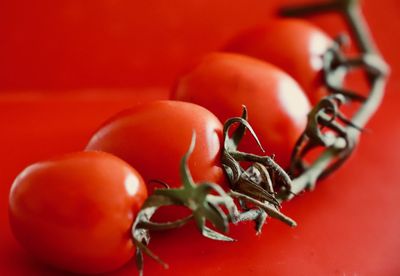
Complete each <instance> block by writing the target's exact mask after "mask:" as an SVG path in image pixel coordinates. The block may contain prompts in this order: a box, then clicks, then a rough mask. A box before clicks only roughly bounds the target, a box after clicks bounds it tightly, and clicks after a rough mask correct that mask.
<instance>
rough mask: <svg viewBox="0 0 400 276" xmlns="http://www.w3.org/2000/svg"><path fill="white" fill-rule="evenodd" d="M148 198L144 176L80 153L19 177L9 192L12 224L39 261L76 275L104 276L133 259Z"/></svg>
mask: <svg viewBox="0 0 400 276" xmlns="http://www.w3.org/2000/svg"><path fill="white" fill-rule="evenodd" d="M146 198H147V190H146V186H145V184H144V181H143V179H142V177H141V176H140V175H139V174H138V172H137V171H136V170H135V169H133V168H132V167H130V166H129V165H128V164H127V163H126V162H124V161H122V160H121V159H119V158H117V157H115V156H112V155H111V154H108V153H102V152H89V151H87V152H77V153H72V154H68V155H65V156H61V157H59V158H55V159H51V160H48V161H44V162H39V163H36V164H33V165H31V166H29V167H27V168H26V169H25V170H23V171H22V172H21V173H20V174H19V176H18V177H17V178H16V179H15V181H14V183H13V185H12V188H11V192H10V198H9V200H10V202H9V217H10V224H11V228H12V231H13V233H14V235H15V237H16V238H17V240H18V241H19V242H20V243H21V244H22V246H23V247H24V248H25V249H27V250H28V251H29V252H30V253H31V254H33V255H34V256H35V257H37V258H38V259H39V260H42V261H44V262H46V263H48V264H50V265H52V266H54V267H57V268H59V269H62V270H66V271H70V272H74V273H85V274H95V273H96V274H97V273H104V272H109V271H113V270H115V269H117V268H119V267H121V266H123V265H124V264H125V263H127V262H128V261H129V260H131V258H132V257H133V255H134V253H135V245H134V243H133V240H132V235H131V228H132V224H133V221H134V220H135V217H136V215H137V213H138V212H139V210H140V208H141V206H142V204H143V202H144V201H145V200H146Z"/></svg>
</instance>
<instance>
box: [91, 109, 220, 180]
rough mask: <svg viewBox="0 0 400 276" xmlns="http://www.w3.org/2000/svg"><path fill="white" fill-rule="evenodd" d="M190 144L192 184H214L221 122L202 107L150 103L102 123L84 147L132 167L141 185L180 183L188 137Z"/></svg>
mask: <svg viewBox="0 0 400 276" xmlns="http://www.w3.org/2000/svg"><path fill="white" fill-rule="evenodd" d="M193 131H195V132H196V136H197V139H196V146H195V149H194V152H193V154H192V155H191V156H190V158H189V168H190V171H191V173H192V175H193V179H194V180H195V181H196V182H199V181H205V180H207V181H213V182H217V183H220V182H221V181H222V180H223V172H222V169H221V167H220V150H221V146H220V145H221V144H220V141H221V136H222V124H221V122H220V121H219V120H218V119H217V118H216V117H215V116H214V115H213V114H212V113H211V112H209V111H208V110H206V109H205V108H203V107H201V106H198V105H195V104H191V103H184V102H177V101H155V102H152V103H149V104H145V105H142V106H140V107H138V108H135V109H131V110H127V111H124V112H122V113H120V114H118V115H116V116H115V117H114V118H112V119H110V120H109V121H108V122H106V123H105V124H104V125H103V126H102V127H101V128H100V129H99V130H98V131H97V132H96V133H95V134H94V136H93V137H92V138H91V140H90V142H89V144H88V145H87V149H89V150H101V151H106V152H110V153H112V154H114V155H116V156H118V157H120V158H122V159H123V160H125V161H126V162H128V163H129V164H131V165H132V166H133V167H134V168H136V169H137V170H138V171H139V172H140V174H141V175H142V176H143V178H144V179H145V180H146V182H147V181H149V180H152V179H159V180H162V181H165V182H167V183H168V184H170V185H171V187H177V186H180V184H181V176H180V173H179V165H180V161H181V158H182V157H183V155H184V154H185V153H186V151H187V150H188V148H189V145H190V142H191V138H192V133H193Z"/></svg>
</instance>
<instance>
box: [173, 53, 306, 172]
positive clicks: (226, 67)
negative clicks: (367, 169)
mask: <svg viewBox="0 0 400 276" xmlns="http://www.w3.org/2000/svg"><path fill="white" fill-rule="evenodd" d="M172 97H173V98H174V99H178V100H183V101H189V102H193V103H196V104H199V105H202V106H204V107H206V108H207V109H209V110H210V111H212V112H213V113H214V114H215V115H217V117H218V118H219V119H220V120H221V121H225V120H226V119H228V118H230V117H234V116H240V114H241V109H242V105H246V106H247V108H248V112H249V122H250V124H251V125H252V126H253V128H254V130H255V132H256V133H257V135H258V137H259V138H260V141H261V144H262V145H264V146H265V148H266V150H267V152H268V153H269V154H272V153H274V154H276V158H277V161H278V163H280V164H281V165H282V166H287V165H288V163H289V159H290V154H291V151H292V148H293V146H294V144H295V142H296V140H297V139H298V137H299V136H300V134H301V132H302V131H303V130H304V128H305V126H306V121H307V118H306V117H307V113H308V112H309V110H310V104H309V102H308V100H307V98H306V96H305V95H304V93H303V91H302V90H301V88H300V87H299V85H298V84H297V83H296V82H295V81H294V80H293V79H292V78H291V77H290V76H289V75H287V74H286V73H285V72H283V71H281V70H280V69H278V68H277V67H275V66H273V65H271V64H268V63H265V62H263V61H260V60H257V59H254V58H251V57H248V56H243V55H239V54H229V53H211V54H209V55H207V56H205V57H204V59H203V60H202V61H201V62H200V63H199V64H198V65H197V66H196V67H195V68H194V69H193V70H192V71H191V72H189V73H188V74H187V75H185V76H183V77H182V78H181V79H180V80H179V81H178V83H177V85H176V86H175V91H173V93H172ZM241 149H242V150H245V151H247V152H258V153H260V150H259V149H258V147H257V145H256V143H255V142H254V141H253V140H252V139H245V140H244V141H243V146H242V147H241Z"/></svg>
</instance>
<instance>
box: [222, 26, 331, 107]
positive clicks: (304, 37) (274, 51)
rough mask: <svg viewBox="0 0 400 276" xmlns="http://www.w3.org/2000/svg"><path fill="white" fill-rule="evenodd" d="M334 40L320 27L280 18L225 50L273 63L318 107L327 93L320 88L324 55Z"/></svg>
mask: <svg viewBox="0 0 400 276" xmlns="http://www.w3.org/2000/svg"><path fill="white" fill-rule="evenodd" d="M332 43H333V41H332V39H331V38H330V37H329V36H328V35H327V34H325V33H324V32H323V31H322V30H320V29H319V28H318V27H316V26H314V25H312V24H310V23H308V22H306V21H303V20H299V19H280V20H275V21H271V22H270V24H268V25H267V26H259V27H255V28H252V29H249V30H247V31H244V32H243V33H241V34H239V35H237V36H236V37H234V38H233V39H232V40H231V41H230V42H228V44H227V45H226V47H225V48H224V50H226V51H232V52H237V53H241V54H246V55H249V56H253V57H256V58H259V59H262V60H264V61H267V62H270V63H272V64H274V65H276V66H278V67H280V68H282V69H283V70H285V71H286V72H287V73H289V74H290V75H291V76H292V77H293V78H294V79H295V80H297V81H298V82H299V84H300V85H301V86H302V87H303V89H304V91H306V93H307V94H308V97H309V99H310V101H311V102H312V103H313V104H315V103H316V102H318V100H319V99H320V98H321V96H322V95H324V94H325V93H326V92H325V91H326V90H324V89H321V86H323V82H322V55H323V54H324V53H325V52H326V51H327V49H328V48H329V47H330V46H332Z"/></svg>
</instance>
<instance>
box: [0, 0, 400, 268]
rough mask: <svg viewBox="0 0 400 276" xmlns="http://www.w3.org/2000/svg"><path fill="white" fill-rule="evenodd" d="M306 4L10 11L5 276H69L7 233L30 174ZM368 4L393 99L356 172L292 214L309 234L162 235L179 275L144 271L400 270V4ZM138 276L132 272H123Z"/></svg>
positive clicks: (327, 23) (4, 134) (0, 159)
mask: <svg viewBox="0 0 400 276" xmlns="http://www.w3.org/2000/svg"><path fill="white" fill-rule="evenodd" d="M321 1H322V0H321ZM278 2H279V3H278ZM300 2H301V1H297V0H286V1H278V0H269V1H265V0H235V1H227V0H213V1H211V0H201V1H200V0H190V1H188V0H174V1H161V0H147V1H126V0H114V1H104V0H103V1H101V0H96V1H93V0H83V1H67V0H59V1H44V0H38V1H24V0H16V1H1V2H0V115H1V116H0V126H1V134H0V145H1V146H0V274H1V275H58V274H60V273H61V272H59V271H56V270H52V269H50V268H48V267H47V266H44V265H42V264H40V263H38V262H37V261H35V260H34V259H33V258H32V257H30V256H29V255H28V254H26V253H25V251H24V250H23V249H22V248H21V247H20V246H19V245H18V244H17V242H16V241H15V240H14V238H13V237H12V234H11V232H10V229H9V226H8V218H7V201H8V200H7V199H8V191H9V188H10V185H11V183H12V181H13V179H14V178H15V176H16V175H17V174H18V173H19V172H20V171H21V170H22V169H23V168H24V167H25V166H27V165H28V164H30V163H32V162H36V161H39V160H43V159H46V158H49V157H52V156H54V155H57V154H60V153H66V152H70V151H77V150H80V149H82V148H83V147H84V146H85V144H86V142H87V140H88V139H89V137H90V135H91V133H92V132H93V131H94V129H95V128H96V127H97V126H98V125H99V124H100V123H101V122H102V121H104V120H105V119H106V118H108V117H109V116H110V115H112V114H113V113H115V112H117V111H119V110H120V109H122V108H125V107H129V106H132V105H135V104H138V103H139V102H145V101H150V100H153V99H160V98H163V99H164V98H166V97H167V93H168V88H169V87H170V86H171V84H172V83H173V81H174V79H175V78H176V76H177V75H179V72H181V71H182V70H184V69H185V68H186V67H187V66H189V65H190V64H192V63H193V62H195V61H196V60H197V59H198V58H199V57H201V55H203V54H204V53H206V52H208V51H212V50H216V49H218V48H219V47H220V46H221V45H222V44H223V43H224V42H225V41H226V40H227V39H228V38H230V37H231V36H232V35H233V34H235V33H237V32H238V31H239V30H242V29H245V28H247V27H250V26H252V25H254V24H258V23H264V22H266V21H268V19H269V18H271V17H272V16H273V14H274V12H275V11H276V9H277V7H279V6H282V5H286V4H288V5H289V4H293V3H300ZM308 2H310V1H308ZM311 2H312V1H311ZM363 8H364V12H365V15H366V18H367V20H368V22H369V24H370V26H371V30H372V32H373V34H374V36H375V38H376V41H377V44H378V46H379V48H380V49H381V50H382V53H383V55H384V57H385V58H386V60H387V61H388V62H389V63H390V65H391V66H392V71H393V72H392V75H391V79H390V82H389V85H388V89H387V95H386V98H385V99H384V102H383V105H382V107H381V109H380V110H379V111H378V113H377V114H376V116H375V117H374V118H373V120H372V121H371V123H370V124H369V126H368V128H369V129H371V131H370V132H367V133H365V134H364V135H363V139H362V141H361V144H360V146H359V148H358V150H357V152H356V154H355V155H354V157H353V158H352V159H351V160H350V161H349V162H348V163H347V164H346V166H345V167H344V168H342V169H341V170H340V171H339V172H338V173H337V174H335V175H334V176H332V177H331V178H329V179H327V180H326V181H324V182H323V183H320V185H319V186H318V187H317V189H316V190H315V191H314V192H313V193H307V194H304V195H302V196H299V197H298V198H297V199H295V200H294V201H293V202H290V203H287V204H285V205H284V211H285V212H286V213H287V214H288V215H290V216H291V217H293V218H294V219H296V221H298V222H299V226H298V227H297V228H295V229H290V228H288V227H286V226H284V225H282V224H280V223H279V222H276V221H270V222H269V223H268V225H266V227H265V229H264V232H263V235H262V236H260V237H256V236H254V235H253V234H252V232H251V231H247V230H248V229H246V228H249V226H243V227H241V228H240V229H233V234H236V236H237V237H239V238H240V241H239V242H237V243H233V244H225V243H224V244H221V243H218V242H213V241H208V240H205V239H203V238H201V237H200V236H199V235H198V234H197V233H196V232H195V230H194V229H193V228H192V227H190V226H188V227H185V228H183V229H180V230H176V231H173V232H168V233H164V234H162V235H156V236H155V238H154V239H153V241H152V245H151V247H152V248H153V249H154V251H156V252H157V253H158V254H159V255H160V256H161V257H163V258H164V259H165V261H167V262H168V263H169V264H170V269H169V270H167V271H163V270H162V268H160V267H159V266H158V265H157V264H155V263H154V262H153V261H151V260H147V262H146V270H145V275H158V274H161V275H228V274H232V275H247V274H250V273H251V274H253V275H265V274H269V275H293V274H296V275H399V274H400V262H399V259H400V258H399V253H398V252H399V251H400V234H399V231H400V215H399V214H398V210H399V207H400V185H399V184H398V179H399V178H400V170H399V169H398V164H399V163H400V147H399V146H398V141H400V121H399V120H398V119H397V115H398V106H399V103H400V95H399V94H398V90H399V88H400V87H399V86H400V82H399V80H400V79H399V77H400V76H399V75H398V69H399V66H400V56H399V55H398V51H397V49H396V48H397V46H396V44H397V42H398V36H399V35H400V33H399V32H398V30H399V29H400V21H399V19H398V18H399V16H400V4H399V3H398V1H396V0H381V1H364V3H363ZM314 22H316V23H317V24H319V25H320V26H322V27H323V28H325V29H326V30H327V31H329V32H330V33H331V34H335V33H337V32H338V31H340V30H342V29H343V23H342V22H341V21H340V20H339V19H338V18H337V17H334V16H333V17H318V18H316V19H315V20H314ZM243 229H244V231H243ZM243 233H248V236H244V235H243ZM178 235H180V237H179V238H178ZM134 271H135V267H134V265H133V264H129V265H127V266H126V267H124V268H122V269H121V270H119V271H117V272H115V273H113V275H132V273H133V274H135V273H136V272H134Z"/></svg>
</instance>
